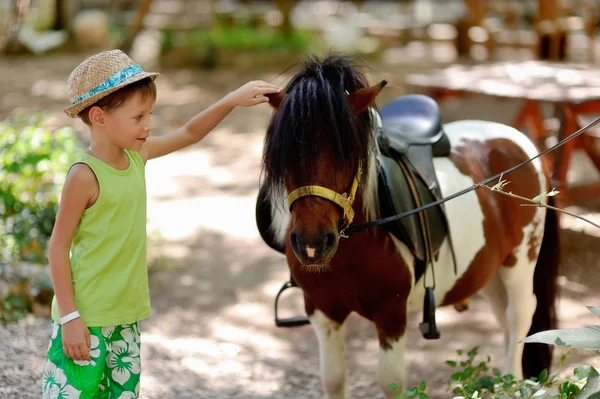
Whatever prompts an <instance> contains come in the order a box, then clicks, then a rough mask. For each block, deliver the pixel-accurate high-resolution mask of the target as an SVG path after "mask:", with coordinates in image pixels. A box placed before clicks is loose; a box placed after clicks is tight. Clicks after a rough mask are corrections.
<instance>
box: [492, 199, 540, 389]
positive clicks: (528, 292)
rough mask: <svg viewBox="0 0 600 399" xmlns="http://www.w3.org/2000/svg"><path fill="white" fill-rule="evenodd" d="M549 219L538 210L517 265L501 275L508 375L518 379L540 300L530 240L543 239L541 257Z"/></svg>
mask: <svg viewBox="0 0 600 399" xmlns="http://www.w3.org/2000/svg"><path fill="white" fill-rule="evenodd" d="M545 216H546V208H543V207H539V208H536V214H535V216H534V221H533V223H531V224H529V225H527V226H525V228H524V229H523V240H522V241H521V243H520V244H519V246H518V247H517V248H516V249H515V250H514V251H513V253H514V255H515V258H516V263H515V264H514V265H513V266H510V267H502V268H501V269H500V270H499V272H498V277H499V278H500V280H501V281H502V284H503V286H504V289H505V291H506V293H507V298H508V301H507V304H508V306H507V312H506V316H507V327H508V331H507V333H508V347H507V348H506V360H505V364H504V373H505V374H512V375H514V376H515V377H516V378H522V377H523V370H522V365H521V359H522V358H523V344H522V343H519V341H520V340H521V339H523V338H525V337H526V336H527V333H528V332H529V328H530V327H531V321H532V318H533V314H534V313H535V308H536V306H537V299H536V297H535V294H534V293H533V275H534V271H535V266H536V263H537V256H536V257H535V258H534V259H533V260H530V259H529V251H530V245H531V244H530V239H531V236H534V237H539V240H538V241H537V243H536V248H535V253H536V255H537V254H538V253H539V250H540V247H541V244H542V237H543V235H544V219H545Z"/></svg>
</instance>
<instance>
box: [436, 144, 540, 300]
mask: <svg viewBox="0 0 600 399" xmlns="http://www.w3.org/2000/svg"><path fill="white" fill-rule="evenodd" d="M527 159H529V157H528V156H527V154H526V153H525V152H524V151H523V150H522V149H521V148H520V147H519V146H518V145H517V144H515V143H514V142H512V141H510V140H507V139H492V140H488V141H485V142H481V141H474V140H463V145H462V146H460V147H457V148H456V149H454V150H453V153H452V154H451V155H450V160H451V161H452V162H453V163H454V165H455V166H456V167H457V168H458V170H460V171H461V173H463V174H464V175H466V176H471V177H472V178H473V180H474V181H475V182H479V181H482V180H484V179H486V178H488V177H490V176H494V175H496V174H499V173H501V172H503V171H504V170H506V169H509V168H511V167H513V166H515V165H517V164H519V163H521V162H523V161H526V160H527ZM486 161H487V162H486ZM503 178H504V179H505V180H507V181H509V182H510V184H509V185H508V186H507V188H508V189H509V190H510V191H512V192H514V193H516V194H519V195H522V196H524V197H529V198H533V197H535V196H536V195H538V194H540V192H541V191H540V183H539V180H538V175H537V172H536V170H535V168H534V166H533V165H532V164H531V163H529V164H526V165H525V166H523V167H521V168H519V169H517V170H515V171H513V172H512V173H510V174H508V175H505V176H504V177H503ZM476 194H477V197H478V199H479V203H480V204H481V208H482V212H483V215H484V219H483V231H484V235H485V243H486V244H485V245H484V246H483V248H481V249H480V250H479V252H477V254H476V255H475V257H474V259H473V261H472V262H471V264H470V265H469V266H468V268H467V271H466V272H465V274H464V275H463V276H462V277H461V278H460V279H459V280H458V281H457V282H456V284H455V285H454V287H453V288H452V289H451V290H450V291H449V292H448V293H447V294H446V295H445V297H444V300H443V304H444V305H449V304H454V303H458V302H461V301H463V300H464V299H466V298H468V297H470V296H472V295H473V294H474V293H475V292H477V291H479V290H480V289H481V288H483V287H484V286H485V284H486V283H487V282H488V281H489V280H490V278H491V277H492V276H493V275H494V273H496V271H497V270H498V269H499V268H500V267H501V265H502V263H503V262H504V261H505V260H507V259H508V258H509V256H510V255H511V254H512V252H513V250H514V249H515V248H516V247H517V246H518V245H519V244H520V243H521V242H522V241H523V239H524V235H523V228H524V227H525V226H527V225H528V224H529V223H531V221H532V220H533V218H534V216H535V212H536V208H535V207H522V206H520V203H521V202H520V201H519V200H516V199H514V198H510V197H507V196H505V195H502V194H498V193H493V192H491V191H490V190H487V189H485V188H479V189H477V190H476Z"/></svg>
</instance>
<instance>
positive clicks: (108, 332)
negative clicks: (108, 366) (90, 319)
mask: <svg viewBox="0 0 600 399" xmlns="http://www.w3.org/2000/svg"><path fill="white" fill-rule="evenodd" d="M114 332H115V326H111V327H102V335H103V336H104V338H106V340H107V341H110V338H111V337H112V335H113V333H114Z"/></svg>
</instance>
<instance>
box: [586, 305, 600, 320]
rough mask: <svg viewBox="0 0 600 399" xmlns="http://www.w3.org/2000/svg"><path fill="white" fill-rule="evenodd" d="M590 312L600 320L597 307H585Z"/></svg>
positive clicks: (599, 309) (599, 312)
mask: <svg viewBox="0 0 600 399" xmlns="http://www.w3.org/2000/svg"><path fill="white" fill-rule="evenodd" d="M586 308H588V310H589V311H590V312H592V313H593V314H594V316H596V317H597V318H599V319H600V307H598V306H586Z"/></svg>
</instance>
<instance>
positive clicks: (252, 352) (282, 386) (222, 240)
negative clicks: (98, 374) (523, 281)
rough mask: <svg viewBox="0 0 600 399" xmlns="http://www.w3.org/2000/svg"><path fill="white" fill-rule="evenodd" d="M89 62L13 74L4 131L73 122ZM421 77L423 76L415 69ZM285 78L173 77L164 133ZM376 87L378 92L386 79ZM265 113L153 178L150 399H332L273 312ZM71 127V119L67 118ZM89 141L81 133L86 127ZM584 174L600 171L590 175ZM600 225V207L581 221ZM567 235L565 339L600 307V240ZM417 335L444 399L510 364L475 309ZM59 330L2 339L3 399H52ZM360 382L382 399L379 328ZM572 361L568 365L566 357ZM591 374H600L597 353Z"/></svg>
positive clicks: (500, 111)
mask: <svg viewBox="0 0 600 399" xmlns="http://www.w3.org/2000/svg"><path fill="white" fill-rule="evenodd" d="M81 58H82V56H73V55H68V56H62V55H61V56H54V57H47V58H33V57H27V58H22V59H18V60H7V59H2V60H0V85H1V86H2V87H3V89H4V88H7V87H8V88H9V90H8V95H5V96H3V97H2V98H1V99H0V117H5V116H7V115H8V114H9V113H10V112H11V110H13V109H19V110H22V111H24V112H31V111H33V110H40V109H44V108H45V109H50V110H54V111H57V112H60V110H61V109H62V105H63V104H64V103H65V100H66V93H65V91H64V82H65V81H66V77H67V76H68V73H69V70H70V69H71V68H72V66H74V65H75V64H76V63H77V62H79V60H80V59H81ZM377 68H378V70H379V71H380V72H377V73H375V78H376V79H377V80H379V79H388V80H389V81H390V85H389V91H388V92H386V93H385V94H383V95H382V99H381V102H385V101H386V100H388V99H390V98H393V97H394V96H397V95H399V94H401V93H403V90H404V88H403V86H402V83H401V82H402V75H403V74H404V73H405V72H406V70H405V69H403V70H399V69H398V68H397V67H390V66H377ZM412 68H415V67H414V66H413V67H412ZM284 69H285V67H284V66H282V67H281V68H278V69H276V70H274V71H272V72H260V73H252V72H248V71H235V73H232V71H215V72H204V71H193V70H180V71H163V72H165V74H164V75H163V77H162V78H161V79H160V80H159V81H157V83H158V85H159V93H161V94H160V102H159V103H158V104H157V106H156V109H155V116H156V120H157V122H158V123H159V124H160V125H161V126H163V128H162V129H159V130H157V134H160V133H162V132H163V131H164V130H165V128H164V127H168V126H171V125H177V124H178V123H180V122H181V121H185V120H186V119H187V118H189V117H191V116H192V115H193V114H194V113H195V112H197V111H199V110H200V109H203V108H204V107H206V106H208V105H209V104H210V103H211V102H213V101H214V100H215V99H216V98H218V97H220V96H222V95H223V94H225V93H227V92H228V91H229V90H232V89H234V88H236V87H238V86H239V85H240V84H242V83H244V82H245V81H247V80H249V79H256V78H259V79H266V80H272V79H275V82H278V83H281V80H282V78H276V76H277V74H278V73H279V71H282V70H284ZM373 81H375V79H373ZM515 107H516V105H515V104H513V103H510V102H502V103H492V102H490V101H487V102H486V101H482V100H463V101H461V102H450V103H448V104H447V105H445V106H444V107H443V112H444V115H445V117H446V118H447V120H451V119H456V118H459V117H465V118H468V117H477V118H482V119H491V120H498V121H504V122H506V121H508V120H510V116H511V115H512V114H513V113H514V111H515V109H516V108H515ZM268 116H269V109H268V107H267V106H265V107H263V108H260V109H258V108H255V109H252V110H249V109H239V110H235V111H234V112H233V113H232V114H231V115H230V117H229V118H228V119H227V120H226V121H225V122H224V123H222V124H221V125H220V126H219V127H218V128H217V129H216V130H215V131H214V132H213V133H211V134H210V135H209V136H208V137H207V138H206V139H205V140H204V141H203V142H202V143H201V144H200V145H196V146H194V147H192V148H190V149H189V150H187V151H184V152H181V153H179V154H177V155H171V156H167V157H164V158H162V159H160V160H155V161H151V162H150V163H149V164H148V171H147V176H148V190H149V205H148V217H149V223H150V224H149V225H150V230H151V235H153V233H152V231H154V230H160V231H161V234H162V238H161V239H160V240H158V241H154V240H153V241H151V244H150V245H149V251H150V254H151V256H152V257H153V259H157V261H156V264H157V266H155V267H153V269H152V272H151V284H152V299H153V310H154V314H153V317H152V318H151V319H149V320H148V321H145V322H144V323H143V324H142V327H141V329H142V340H143V349H142V363H143V377H142V398H145V399H155V398H156V399H158V398H160V399H184V398H186V399H187V398H194V399H196V398H210V399H217V398H246V399H254V398H256V399H258V398H320V397H322V390H321V387H320V382H319V375H318V369H319V364H318V350H317V341H316V338H315V336H314V333H313V331H312V329H311V327H310V326H306V327H301V328H296V329H289V330H284V329H277V328H276V327H275V326H274V323H273V311H272V306H273V300H274V297H275V294H276V292H277V290H278V289H279V287H280V285H281V284H282V283H283V282H284V281H285V279H286V278H287V271H286V266H285V263H284V259H283V257H282V256H281V255H279V254H277V253H275V252H274V251H272V250H271V249H269V248H268V247H266V245H264V244H263V243H262V241H261V240H260V237H259V236H258V234H257V232H256V228H255V224H254V218H253V217H254V213H253V212H254V198H255V195H256V188H257V181H258V169H257V165H258V162H259V159H260V151H261V145H262V137H263V134H264V127H265V125H266V122H267V118H268ZM59 118H60V120H61V121H62V120H63V118H62V116H59ZM76 127H77V128H78V129H80V128H81V126H80V125H76ZM581 169H582V170H588V169H587V166H586V165H585V164H582V166H581ZM574 211H575V212H577V213H579V214H585V215H587V216H590V217H592V218H595V219H596V220H598V219H599V218H600V216H599V214H600V213H599V212H600V204H598V205H596V206H592V207H589V208H581V209H578V208H575V209H574ZM563 222H564V225H563V227H564V231H563V238H564V245H565V246H564V253H563V258H564V262H563V264H564V275H565V276H566V277H564V278H562V279H561V286H562V288H563V290H562V299H561V302H560V317H561V323H562V327H569V326H582V325H584V324H590V323H592V324H593V323H595V324H598V323H597V320H596V319H595V318H594V317H593V316H591V314H589V313H588V312H587V310H586V309H585V307H584V305H598V303H597V298H598V293H597V291H598V289H597V287H598V286H600V284H599V283H600V279H599V273H598V271H599V270H600V269H599V264H598V262H599V261H598V259H600V245H599V244H600V236H599V235H598V233H597V231H594V230H592V229H589V228H588V227H587V226H584V225H581V224H580V223H578V222H576V221H575V220H574V219H570V218H565V219H563ZM283 301H284V305H285V306H286V312H287V313H288V314H289V315H291V314H292V313H297V312H300V311H301V308H302V307H301V298H300V292H299V291H296V292H293V293H290V294H289V295H287V293H286V296H285V297H284V299H283ZM420 317H421V316H420V315H418V314H415V315H412V316H411V319H410V323H409V343H408V348H409V349H408V352H407V356H406V363H407V367H408V371H407V372H408V379H409V384H410V385H411V386H412V385H414V384H417V383H418V382H419V381H420V380H421V379H426V380H427V381H428V385H429V386H430V387H431V389H432V391H431V392H432V396H433V397H440V398H442V397H444V393H445V381H447V379H448V378H449V376H450V373H451V372H450V370H449V369H448V368H447V366H445V365H444V361H445V360H446V359H452V358H454V353H455V350H456V349H459V348H463V349H470V348H472V347H473V346H475V345H479V346H481V353H489V354H491V355H492V357H493V359H494V361H495V362H496V364H498V363H499V362H501V361H502V355H501V353H500V350H499V349H500V345H501V336H500V333H499V332H498V328H497V326H496V324H495V322H494V319H493V317H492V315H491V314H490V313H489V311H488V308H487V305H486V304H485V303H484V302H482V301H481V300H480V299H479V298H477V297H476V298H474V299H473V302H472V303H471V308H470V310H469V311H468V312H466V313H462V314H458V313H457V312H456V311H454V309H452V308H448V309H441V310H439V312H438V321H439V324H440V328H441V330H442V338H441V339H440V340H438V341H425V340H423V339H422V338H421V337H420V334H419V333H418V331H417V326H418V323H419V321H420V320H419V318H420ZM49 336H50V329H49V321H48V320H47V319H46V318H44V317H39V316H28V317H26V318H25V319H24V320H21V321H20V322H18V323H14V324H10V325H8V326H3V327H0V398H10V399H13V398H15V399H16V398H19V399H28V398H39V397H40V384H41V374H42V370H43V362H44V356H45V350H46V348H47V346H48V339H49ZM346 343H347V344H346V358H347V361H348V382H349V386H350V390H351V392H352V395H353V397H355V398H369V399H373V398H381V397H382V396H381V393H380V392H379V388H378V387H377V385H376V383H375V368H376V365H377V354H378V345H377V341H376V335H375V330H374V328H373V327H372V326H371V325H370V324H368V323H366V322H365V321H364V320H362V319H359V318H358V317H355V316H352V317H351V318H350V319H349V321H348V323H347V333H346ZM559 353H562V352H559ZM578 361H585V362H588V364H594V365H596V366H598V362H597V360H595V359H594V357H592V356H588V354H587V353H576V354H575V355H573V356H572V358H571V363H570V365H573V364H575V363H576V362H578Z"/></svg>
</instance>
